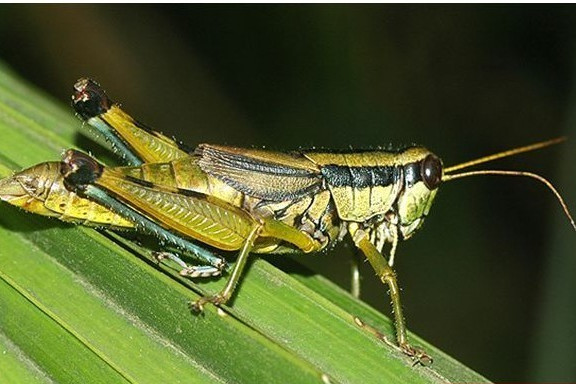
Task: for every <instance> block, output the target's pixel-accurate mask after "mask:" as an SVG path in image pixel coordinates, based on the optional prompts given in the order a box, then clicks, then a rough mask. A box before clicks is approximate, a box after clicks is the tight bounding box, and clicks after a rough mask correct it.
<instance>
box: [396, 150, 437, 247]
mask: <svg viewBox="0 0 576 384" xmlns="http://www.w3.org/2000/svg"><path fill="white" fill-rule="evenodd" d="M402 155H403V156H404V157H406V159H407V160H405V161H404V162H403V163H404V164H405V165H404V187H403V189H402V192H401V193H400V194H399V196H398V200H397V215H398V226H399V229H400V232H401V233H402V237H403V238H404V239H407V238H409V237H410V236H412V234H413V233H414V232H415V231H416V230H417V229H418V228H420V226H421V225H422V223H423V222H424V218H425V217H426V215H428V212H429V211H430V207H431V206H432V202H433V201H434V198H435V197H436V192H437V191H438V187H439V186H440V183H441V181H442V175H443V171H442V161H441V160H440V158H438V157H437V156H436V155H434V154H433V153H431V152H429V151H428V150H426V149H425V148H422V147H414V148H410V149H408V150H406V151H405V152H404V153H403V154H402Z"/></svg>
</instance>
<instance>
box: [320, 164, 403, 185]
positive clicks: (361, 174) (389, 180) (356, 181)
mask: <svg viewBox="0 0 576 384" xmlns="http://www.w3.org/2000/svg"><path fill="white" fill-rule="evenodd" d="M321 172H322V176H324V179H325V180H326V182H327V183H328V184H329V185H330V186H332V187H351V188H356V189H363V188H369V187H376V186H382V187H385V186H388V185H390V184H393V183H395V182H397V181H398V180H400V179H401V176H402V168H401V167H398V166H388V165H386V166H368V167H349V166H346V165H335V164H328V165H324V166H323V167H322V169H321Z"/></svg>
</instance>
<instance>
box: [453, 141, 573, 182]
mask: <svg viewBox="0 0 576 384" xmlns="http://www.w3.org/2000/svg"><path fill="white" fill-rule="evenodd" d="M565 140H566V137H557V138H555V139H552V140H547V141H541V142H539V143H535V144H530V145H526V146H524V147H519V148H514V149H509V150H507V151H503V152H498V153H495V154H493V155H488V156H484V157H481V158H479V159H475V160H471V161H467V162H465V163H460V164H456V165H453V166H451V167H448V168H444V174H446V173H450V172H454V171H457V170H459V169H464V168H469V167H472V166H474V165H478V164H483V163H487V162H489V161H493V160H497V159H501V158H503V157H509V156H514V155H517V154H519V153H524V152H530V151H535V150H537V149H540V148H544V147H549V146H551V145H554V144H558V143H561V142H563V141H565ZM442 180H445V179H444V178H442ZM446 180H447V179H446Z"/></svg>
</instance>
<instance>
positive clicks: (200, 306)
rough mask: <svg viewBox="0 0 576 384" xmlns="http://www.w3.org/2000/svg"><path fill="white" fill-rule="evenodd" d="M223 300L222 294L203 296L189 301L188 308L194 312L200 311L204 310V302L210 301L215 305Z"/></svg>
mask: <svg viewBox="0 0 576 384" xmlns="http://www.w3.org/2000/svg"><path fill="white" fill-rule="evenodd" d="M224 301H225V299H224V297H223V296H222V295H214V296H204V297H201V298H199V299H198V300H196V301H192V302H191V303H190V310H191V311H192V312H195V313H198V314H200V313H202V312H203V311H204V304H206V303H212V304H214V305H215V306H216V307H218V306H219V305H220V304H222V303H223V302H224Z"/></svg>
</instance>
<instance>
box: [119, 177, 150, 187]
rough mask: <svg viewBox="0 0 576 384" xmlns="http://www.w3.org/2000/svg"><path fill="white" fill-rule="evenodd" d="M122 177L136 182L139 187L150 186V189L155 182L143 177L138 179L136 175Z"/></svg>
mask: <svg viewBox="0 0 576 384" xmlns="http://www.w3.org/2000/svg"><path fill="white" fill-rule="evenodd" d="M124 178H125V179H126V180H128V181H130V182H132V183H134V184H138V185H140V186H141V187H145V188H150V189H154V187H155V184H154V183H152V182H150V181H148V180H144V179H139V178H137V177H134V176H130V175H126V176H124Z"/></svg>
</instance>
